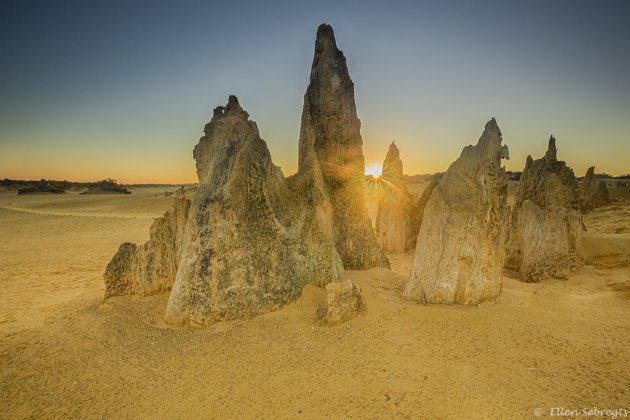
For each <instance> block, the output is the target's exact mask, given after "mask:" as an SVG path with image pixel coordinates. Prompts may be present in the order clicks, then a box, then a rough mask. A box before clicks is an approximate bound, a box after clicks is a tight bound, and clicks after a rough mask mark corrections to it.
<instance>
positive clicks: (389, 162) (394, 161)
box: [383, 142, 403, 181]
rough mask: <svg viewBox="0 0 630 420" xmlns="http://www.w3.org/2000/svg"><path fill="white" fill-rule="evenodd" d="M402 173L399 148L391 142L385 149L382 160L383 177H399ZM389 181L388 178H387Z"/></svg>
mask: <svg viewBox="0 0 630 420" xmlns="http://www.w3.org/2000/svg"><path fill="white" fill-rule="evenodd" d="M402 175H403V162H402V160H401V159H400V150H399V149H398V147H396V144H395V143H394V142H392V144H390V145H389V149H387V154H386V155H385V160H384V161H383V177H385V178H386V179H387V178H400V177H402ZM387 180H388V181H389V179H387Z"/></svg>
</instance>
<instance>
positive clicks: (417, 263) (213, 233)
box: [104, 24, 609, 326]
mask: <svg viewBox="0 0 630 420" xmlns="http://www.w3.org/2000/svg"><path fill="white" fill-rule="evenodd" d="M360 125H361V124H360V121H359V119H358V118H357V113H356V106H355V100H354V85H353V82H352V80H351V79H350V76H349V74H348V69H347V66H346V59H345V57H344V55H343V53H342V52H341V51H340V50H338V49H337V45H336V42H335V37H334V33H333V30H332V28H331V27H330V26H329V25H325V24H324V25H321V26H320V27H319V29H318V31H317V38H316V41H315V55H314V59H313V64H312V68H311V76H310V84H309V86H308V89H307V91H306V95H305V96H304V107H303V113H302V124H301V130H300V139H299V157H298V171H297V173H296V174H295V175H292V176H290V177H288V178H286V177H285V176H284V175H283V173H282V171H281V170H280V168H279V167H277V166H275V165H274V164H273V161H272V159H271V155H270V153H269V150H268V148H267V144H266V143H265V142H264V140H262V139H261V138H260V135H259V133H258V128H257V126H256V123H255V122H253V121H251V120H249V114H248V113H247V112H246V111H245V110H243V108H242V107H241V106H240V104H239V102H238V100H237V98H236V97H235V96H230V97H229V99H228V103H227V105H226V106H220V107H217V108H215V109H214V115H213V117H212V120H211V121H210V122H209V123H208V124H206V126H205V128H204V135H203V137H201V139H200V140H199V143H198V144H197V146H196V147H195V149H194V153H193V155H194V159H195V164H196V169H197V176H198V178H199V187H198V190H197V192H196V194H195V195H194V197H193V198H192V200H188V199H186V198H185V197H184V196H180V197H178V198H176V199H175V202H174V205H173V207H172V208H171V209H170V210H168V211H167V212H166V213H165V214H164V216H163V217H160V218H158V219H156V220H155V221H154V223H153V225H152V226H151V229H150V239H149V241H148V242H147V243H145V244H144V245H142V246H138V245H135V244H131V243H124V244H122V245H121V246H120V248H119V250H118V252H117V253H116V255H115V256H114V257H113V259H112V260H111V262H110V263H109V265H108V266H107V269H106V272H105V275H104V279H105V285H106V292H105V296H106V298H107V297H110V296H116V295H125V294H140V295H149V294H154V293H158V292H163V291H167V290H170V296H169V299H168V304H167V307H166V314H165V320H166V322H168V323H170V324H174V325H192V326H195V325H208V324H211V323H213V322H215V321H220V320H230V319H236V318H241V317H245V316H250V315H256V314H261V313H265V312H269V311H273V310H275V309H277V308H280V307H282V306H284V305H286V304H288V303H291V302H293V301H295V300H296V299H297V298H298V297H299V296H300V294H301V292H302V289H303V287H304V286H305V285H315V286H319V287H326V289H327V292H328V306H327V308H325V309H324V311H323V317H322V319H321V320H320V322H322V323H324V324H327V325H336V324H339V323H341V322H344V321H345V320H347V319H349V318H350V317H351V316H353V314H354V313H357V312H361V311H363V310H364V309H365V302H364V300H363V297H362V295H361V291H360V289H359V287H358V286H357V285H355V284H353V283H352V282H351V281H350V280H349V279H346V277H345V275H344V270H347V269H350V270H366V269H369V268H373V267H386V268H389V261H388V259H387V257H386V256H385V253H384V250H385V251H388V252H405V251H407V250H410V249H412V248H413V247H414V246H415V249H416V251H415V258H414V261H413V265H412V269H411V274H410V278H409V281H408V283H407V285H406V287H405V290H404V293H403V297H404V298H407V299H412V300H416V301H419V302H430V303H448V304H452V303H461V304H478V303H481V302H484V301H493V300H495V299H496V298H497V297H498V296H499V293H500V292H501V287H502V281H501V277H502V272H503V269H504V266H505V268H506V269H508V270H510V271H511V272H512V273H514V274H515V275H517V276H520V277H521V278H522V279H523V280H524V281H538V280H540V279H542V278H544V277H546V276H555V277H563V276H566V273H567V272H568V271H570V270H572V269H575V268H576V267H578V266H579V265H580V264H581V262H582V261H583V257H582V251H581V232H582V221H581V215H580V213H579V211H578V210H579V209H580V208H591V207H593V205H594V202H595V201H597V203H595V205H597V204H598V203H600V202H601V201H602V200H604V199H605V198H607V197H608V196H607V191H606V193H605V197H603V195H604V192H603V190H605V185H604V186H603V190H602V186H601V184H598V183H597V182H595V180H594V178H593V171H592V169H591V170H589V174H590V177H589V175H588V174H587V180H586V181H585V183H584V185H583V189H582V190H581V191H580V190H578V184H577V182H576V179H575V176H574V174H573V171H572V170H571V169H570V168H568V167H567V166H566V164H565V163H564V162H561V161H558V160H557V159H556V148H555V140H554V139H553V137H552V139H551V141H550V143H549V150H548V152H547V154H546V155H545V156H544V157H543V158H542V159H539V160H536V161H534V160H532V159H531V157H528V159H527V164H526V166H525V170H524V172H523V175H522V178H521V181H520V183H519V187H518V192H517V195H516V200H515V204H514V208H513V210H512V212H511V214H510V212H509V208H508V207H507V206H506V197H507V176H506V174H505V171H504V169H503V168H502V166H501V160H502V159H504V158H508V149H507V146H505V145H503V144H502V135H501V131H500V130H499V127H498V125H497V123H496V121H495V120H494V119H491V120H490V121H489V122H488V123H487V124H486V126H485V129H484V131H483V134H482V135H481V137H480V138H479V141H478V143H477V144H476V145H475V146H467V147H465V148H464V149H463V151H462V153H461V155H460V157H459V159H457V160H456V161H455V162H453V163H452V164H451V166H450V167H449V168H448V171H447V172H446V173H445V175H444V176H443V178H442V179H441V180H440V181H439V182H433V183H431V184H430V185H429V186H428V187H427V189H426V190H425V192H424V193H423V195H422V197H421V198H420V199H419V200H418V201H415V200H414V198H413V196H412V195H411V194H409V192H408V191H407V189H406V186H405V182H404V178H403V167H402V161H401V159H400V153H399V150H398V148H397V147H396V146H395V145H394V144H393V143H392V145H391V146H390V149H389V151H388V153H387V157H386V159H385V162H384V163H383V180H384V184H383V186H384V188H383V191H382V193H381V195H380V197H379V206H378V216H377V221H376V229H375V230H376V232H375V231H374V229H373V228H372V224H371V221H370V219H369V217H368V213H367V210H366V206H365V194H364V188H365V187H364V182H365V181H364V175H363V174H364V169H365V168H364V158H363V150H362V145H363V140H362V138H361V134H360ZM598 200H599V201H598ZM608 200H609V198H608Z"/></svg>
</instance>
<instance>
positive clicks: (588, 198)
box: [579, 166, 612, 213]
mask: <svg viewBox="0 0 630 420" xmlns="http://www.w3.org/2000/svg"><path fill="white" fill-rule="evenodd" d="M579 196H580V210H582V213H587V212H589V211H592V210H593V209H595V208H597V207H602V206H607V205H608V204H610V203H611V202H612V201H611V200H610V194H609V193H608V187H607V186H606V182H604V181H602V180H598V179H595V167H594V166H591V167H590V168H588V171H586V175H585V176H584V179H583V180H582V185H580V189H579Z"/></svg>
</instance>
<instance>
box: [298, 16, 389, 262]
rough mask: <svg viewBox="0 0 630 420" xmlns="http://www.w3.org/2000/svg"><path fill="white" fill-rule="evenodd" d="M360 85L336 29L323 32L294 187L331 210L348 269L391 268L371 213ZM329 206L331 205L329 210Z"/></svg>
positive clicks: (308, 96) (319, 37)
mask: <svg viewBox="0 0 630 420" xmlns="http://www.w3.org/2000/svg"><path fill="white" fill-rule="evenodd" d="M360 128H361V122H360V121H359V118H357V111H356V105H355V101H354V84H353V83H352V79H350V75H349V74H348V67H347V65H346V58H345V57H344V55H343V53H342V52H341V51H339V49H338V48H337V43H336V41H335V35H334V31H333V29H332V27H331V26H330V25H326V24H322V25H320V27H319V28H318V30H317V39H316V40H315V53H314V57H313V65H312V67H311V77H310V83H309V86H308V88H307V90H306V94H305V95H304V108H303V111H302V125H301V129H300V144H299V157H298V174H297V179H296V180H295V181H294V182H296V183H297V182H298V180H301V181H299V182H302V183H304V185H306V186H308V188H309V189H310V190H311V191H310V193H309V194H307V196H308V197H310V200H311V201H312V205H313V206H323V209H324V210H325V208H328V206H330V210H325V211H324V213H326V214H329V215H330V216H331V219H330V220H331V224H332V226H333V230H334V237H335V240H336V244H337V252H338V253H339V256H340V257H341V260H342V261H343V264H344V267H345V268H347V269H368V268H371V267H377V266H381V267H389V261H388V260H387V258H386V257H385V254H383V251H382V250H381V248H380V247H379V245H378V243H377V241H376V237H375V235H374V232H373V231H372V225H371V222H370V219H369V216H368V213H367V209H366V207H365V186H364V171H365V162H364V158H363V148H362V146H363V139H362V138H361V133H360ZM326 203H329V204H326Z"/></svg>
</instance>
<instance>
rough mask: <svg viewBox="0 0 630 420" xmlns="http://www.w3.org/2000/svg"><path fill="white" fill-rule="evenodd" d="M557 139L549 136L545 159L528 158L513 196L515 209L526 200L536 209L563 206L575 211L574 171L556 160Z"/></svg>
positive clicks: (577, 198)
mask: <svg viewBox="0 0 630 420" xmlns="http://www.w3.org/2000/svg"><path fill="white" fill-rule="evenodd" d="M557 153H558V149H557V147H556V139H555V138H554V137H553V136H551V137H550V138H549V145H548V149H547V152H546V153H545V156H544V157H543V158H541V159H538V160H533V159H532V157H531V156H528V157H527V161H526V163H525V169H523V173H522V175H521V179H520V181H519V183H518V188H517V190H516V195H515V197H514V210H515V211H518V209H519V208H520V206H521V205H522V204H523V202H524V201H525V200H530V201H531V202H532V203H533V204H536V205H537V206H538V207H543V208H544V207H551V206H556V207H566V208H571V209H575V210H578V209H579V208H580V203H579V197H578V183H577V180H576V179H575V174H574V173H573V169H571V168H570V167H568V166H567V164H566V163H565V162H564V161H561V160H558V158H557Z"/></svg>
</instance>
